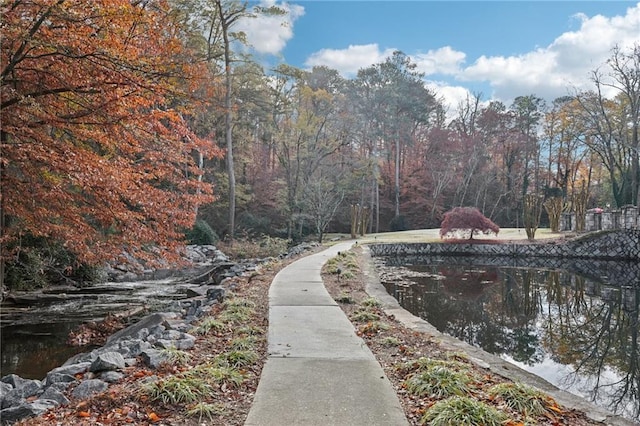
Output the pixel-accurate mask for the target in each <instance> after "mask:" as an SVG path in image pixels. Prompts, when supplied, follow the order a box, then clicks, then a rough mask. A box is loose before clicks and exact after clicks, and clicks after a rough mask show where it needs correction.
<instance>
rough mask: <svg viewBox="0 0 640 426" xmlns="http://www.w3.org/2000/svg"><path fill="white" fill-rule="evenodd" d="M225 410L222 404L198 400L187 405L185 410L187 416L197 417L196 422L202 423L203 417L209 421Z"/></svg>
mask: <svg viewBox="0 0 640 426" xmlns="http://www.w3.org/2000/svg"><path fill="white" fill-rule="evenodd" d="M225 412H226V410H225V408H224V405H222V404H210V403H208V402H198V403H197V404H195V405H193V406H191V407H189V409H188V410H187V416H189V417H198V422H200V423H202V420H203V419H204V418H205V417H206V418H207V419H209V420H210V421H213V420H214V419H215V418H216V417H218V416H222V415H224V414H225Z"/></svg>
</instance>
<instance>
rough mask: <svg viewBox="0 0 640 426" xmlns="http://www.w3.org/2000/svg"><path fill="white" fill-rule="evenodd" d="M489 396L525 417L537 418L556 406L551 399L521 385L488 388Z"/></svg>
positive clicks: (500, 385) (503, 384)
mask: <svg viewBox="0 0 640 426" xmlns="http://www.w3.org/2000/svg"><path fill="white" fill-rule="evenodd" d="M489 395H490V396H491V397H492V398H494V399H496V400H499V401H500V402H502V403H503V404H505V405H506V406H507V407H509V408H511V409H513V410H516V411H518V412H520V413H521V414H522V415H523V416H525V417H526V416H539V415H541V414H544V413H545V412H547V411H548V410H547V408H548V407H549V406H556V403H555V401H554V400H553V399H552V398H551V397H549V396H547V395H545V394H544V393H542V392H541V391H539V390H537V389H535V388H533V387H531V386H528V385H525V384H522V383H499V384H497V385H494V386H492V387H491V388H489Z"/></svg>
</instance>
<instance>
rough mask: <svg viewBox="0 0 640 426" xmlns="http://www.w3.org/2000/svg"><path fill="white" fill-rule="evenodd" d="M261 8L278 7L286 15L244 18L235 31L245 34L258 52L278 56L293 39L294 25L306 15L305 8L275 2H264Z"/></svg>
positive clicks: (268, 0) (269, 0)
mask: <svg viewBox="0 0 640 426" xmlns="http://www.w3.org/2000/svg"><path fill="white" fill-rule="evenodd" d="M260 6H262V7H270V6H277V7H279V8H280V9H282V10H284V11H285V12H286V14H284V15H261V14H258V15H257V16H256V17H255V18H243V19H241V20H239V21H238V24H237V27H236V28H235V30H238V31H244V32H245V34H246V35H247V41H248V43H249V44H250V45H251V47H252V48H253V49H254V50H255V51H256V52H258V53H266V54H271V55H278V54H280V52H281V51H282V49H284V47H285V46H286V44H287V42H288V41H289V40H290V39H291V38H292V37H293V24H294V22H295V21H296V20H297V19H298V18H300V17H301V16H302V15H304V7H302V6H299V5H292V4H288V3H278V2H276V1H273V0H267V1H263V2H261V3H260Z"/></svg>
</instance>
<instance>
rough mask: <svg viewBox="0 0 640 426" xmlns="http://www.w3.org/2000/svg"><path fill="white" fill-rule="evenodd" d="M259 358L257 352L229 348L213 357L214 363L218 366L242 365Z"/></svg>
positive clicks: (251, 362)
mask: <svg viewBox="0 0 640 426" xmlns="http://www.w3.org/2000/svg"><path fill="white" fill-rule="evenodd" d="M258 359H259V357H258V354H257V353H255V352H254V351H249V350H231V351H229V352H225V353H222V354H219V355H216V357H215V364H216V365H218V366H220V367H233V368H238V367H244V366H247V365H249V364H253V363H254V362H256V361H257V360H258Z"/></svg>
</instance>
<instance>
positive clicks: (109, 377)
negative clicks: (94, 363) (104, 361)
mask: <svg viewBox="0 0 640 426" xmlns="http://www.w3.org/2000/svg"><path fill="white" fill-rule="evenodd" d="M123 377H124V374H122V373H119V372H117V371H105V372H103V373H102V374H100V380H103V381H105V382H107V383H115V382H117V381H118V380H120V379H122V378H123Z"/></svg>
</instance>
